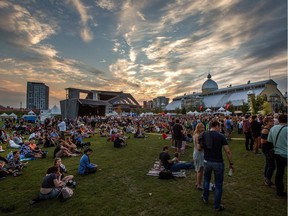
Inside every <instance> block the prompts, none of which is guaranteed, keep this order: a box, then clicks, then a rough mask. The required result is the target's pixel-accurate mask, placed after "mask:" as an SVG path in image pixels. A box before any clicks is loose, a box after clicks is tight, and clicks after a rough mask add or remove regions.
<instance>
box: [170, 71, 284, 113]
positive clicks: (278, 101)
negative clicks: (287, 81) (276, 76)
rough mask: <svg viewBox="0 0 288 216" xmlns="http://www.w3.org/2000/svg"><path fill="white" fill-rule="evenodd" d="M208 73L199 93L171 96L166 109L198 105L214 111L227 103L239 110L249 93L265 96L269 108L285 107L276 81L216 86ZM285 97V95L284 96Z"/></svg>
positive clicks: (275, 109)
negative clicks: (224, 86) (223, 86)
mask: <svg viewBox="0 0 288 216" xmlns="http://www.w3.org/2000/svg"><path fill="white" fill-rule="evenodd" d="M211 77H212V76H211V74H208V76H207V80H206V81H205V82H204V83H203V85H202V92H201V93H195V92H194V93H193V94H187V95H186V94H184V95H183V96H178V97H176V98H173V101H172V102H171V103H169V104H168V105H167V106H166V110H167V111H175V110H176V109H182V108H183V107H185V108H186V110H187V111H189V108H190V109H191V107H196V108H197V110H198V111H199V108H200V107H206V108H210V109H212V110H214V111H216V110H217V109H219V108H221V107H225V106H226V105H227V104H228V103H229V104H230V105H233V106H234V107H235V110H238V111H239V112H240V110H241V106H243V105H244V104H247V103H248V102H249V95H251V94H253V95H255V97H257V96H259V95H262V96H265V98H266V99H267V101H268V102H269V103H270V106H271V110H273V112H275V111H277V110H278V109H279V108H280V107H281V106H284V107H287V100H286V98H285V97H284V96H283V94H282V93H281V92H280V91H279V89H278V88H277V83H276V82H274V81H273V80H272V79H269V80H263V81H258V82H251V81H250V80H249V81H248V82H247V84H243V85H238V86H231V85H230V86H228V87H227V88H222V89H219V88H218V84H217V83H216V82H215V81H214V80H212V79H211ZM286 97H287V96H286ZM187 108H188V109H187Z"/></svg>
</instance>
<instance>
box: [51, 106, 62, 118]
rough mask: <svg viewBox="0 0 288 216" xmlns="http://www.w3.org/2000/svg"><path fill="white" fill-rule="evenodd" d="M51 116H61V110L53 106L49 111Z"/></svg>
mask: <svg viewBox="0 0 288 216" xmlns="http://www.w3.org/2000/svg"><path fill="white" fill-rule="evenodd" d="M50 113H51V115H53V116H55V115H61V110H60V109H59V108H58V107H57V106H56V105H54V106H53V107H52V109H51V111H50Z"/></svg>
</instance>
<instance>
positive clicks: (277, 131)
mask: <svg viewBox="0 0 288 216" xmlns="http://www.w3.org/2000/svg"><path fill="white" fill-rule="evenodd" d="M267 140H268V142H272V143H273V146H274V157H275V160H276V165H277V170H276V176H275V185H276V189H277V195H278V196H287V193H285V192H284V183H283V178H284V172H285V167H287V115H284V114H282V115H280V116H279V124H278V125H274V126H273V127H272V128H271V129H270V131H269V134H268V139H267Z"/></svg>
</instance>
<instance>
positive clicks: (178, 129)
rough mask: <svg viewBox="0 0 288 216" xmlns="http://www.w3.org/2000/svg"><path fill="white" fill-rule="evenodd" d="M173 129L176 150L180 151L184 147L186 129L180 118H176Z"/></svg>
mask: <svg viewBox="0 0 288 216" xmlns="http://www.w3.org/2000/svg"><path fill="white" fill-rule="evenodd" d="M172 130H173V134H174V140H175V152H179V153H180V151H181V148H182V140H183V133H184V129H183V126H182V125H181V124H180V121H179V119H176V121H175V125H174V126H173V129H172Z"/></svg>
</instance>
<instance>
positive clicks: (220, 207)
mask: <svg viewBox="0 0 288 216" xmlns="http://www.w3.org/2000/svg"><path fill="white" fill-rule="evenodd" d="M224 209H225V207H224V205H222V204H221V205H220V206H219V208H215V211H223V210H224Z"/></svg>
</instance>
